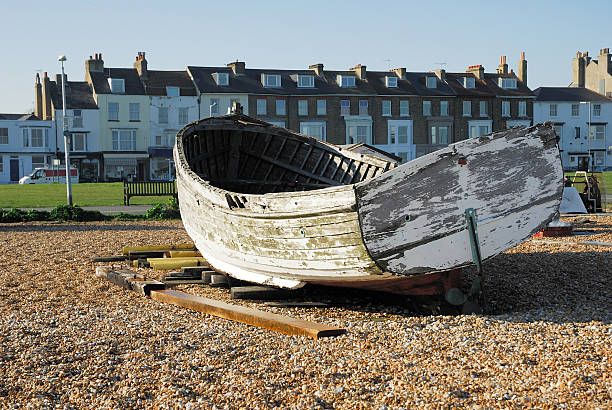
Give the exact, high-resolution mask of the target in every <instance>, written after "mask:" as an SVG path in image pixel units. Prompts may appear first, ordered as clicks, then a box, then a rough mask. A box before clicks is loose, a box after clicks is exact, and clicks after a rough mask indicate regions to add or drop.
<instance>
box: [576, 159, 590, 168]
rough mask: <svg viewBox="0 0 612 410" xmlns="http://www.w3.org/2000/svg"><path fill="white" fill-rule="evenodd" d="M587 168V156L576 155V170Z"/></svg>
mask: <svg viewBox="0 0 612 410" xmlns="http://www.w3.org/2000/svg"><path fill="white" fill-rule="evenodd" d="M588 170H589V157H578V171H588Z"/></svg>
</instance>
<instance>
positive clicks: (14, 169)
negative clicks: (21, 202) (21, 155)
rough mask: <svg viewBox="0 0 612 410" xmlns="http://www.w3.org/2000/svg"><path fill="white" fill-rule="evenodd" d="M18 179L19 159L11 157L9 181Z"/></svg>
mask: <svg viewBox="0 0 612 410" xmlns="http://www.w3.org/2000/svg"><path fill="white" fill-rule="evenodd" d="M17 181H19V159H17V158H11V182H17Z"/></svg>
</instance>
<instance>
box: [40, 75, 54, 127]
mask: <svg viewBox="0 0 612 410" xmlns="http://www.w3.org/2000/svg"><path fill="white" fill-rule="evenodd" d="M39 118H40V119H41V120H51V119H53V109H52V108H51V80H49V77H47V72H46V71H45V72H44V73H43V81H42V117H39Z"/></svg>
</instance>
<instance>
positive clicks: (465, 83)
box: [459, 77, 476, 88]
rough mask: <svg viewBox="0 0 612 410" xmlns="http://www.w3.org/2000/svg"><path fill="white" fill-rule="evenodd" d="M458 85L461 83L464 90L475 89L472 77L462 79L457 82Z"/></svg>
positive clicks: (474, 81)
mask: <svg viewBox="0 0 612 410" xmlns="http://www.w3.org/2000/svg"><path fill="white" fill-rule="evenodd" d="M459 83H461V85H462V86H463V87H464V88H474V87H476V79H475V78H474V77H463V78H462V79H460V80H459Z"/></svg>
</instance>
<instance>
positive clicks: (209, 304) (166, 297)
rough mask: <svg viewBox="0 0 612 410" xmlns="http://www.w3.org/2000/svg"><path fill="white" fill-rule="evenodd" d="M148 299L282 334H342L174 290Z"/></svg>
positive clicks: (152, 295)
mask: <svg viewBox="0 0 612 410" xmlns="http://www.w3.org/2000/svg"><path fill="white" fill-rule="evenodd" d="M151 299H153V300H157V301H158V302H164V303H170V304H173V305H176V306H182V307H185V308H187V309H191V310H195V311H197V312H203V313H207V314H209V315H212V316H217V317H221V318H224V319H228V320H232V321H235V322H240V323H245V324H248V325H251V326H257V327H262V328H264V329H268V330H272V331H275V332H280V333H284V334H286V335H296V336H308V337H311V338H313V339H319V338H321V337H328V336H339V335H342V334H344V333H346V330H345V329H342V328H337V327H332V326H327V325H323V324H320V323H315V322H310V321H306V320H301V319H296V318H291V317H287V316H282V315H277V314H274V313H268V312H262V311H260V310H256V309H251V308H247V307H243V306H235V305H231V304H229V303H224V302H219V301H217V300H213V299H206V298H203V297H199V296H194V295H190V294H187V293H184V292H178V291H174V290H161V291H152V292H151Z"/></svg>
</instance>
